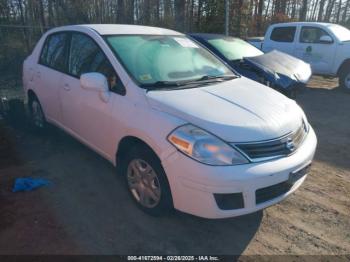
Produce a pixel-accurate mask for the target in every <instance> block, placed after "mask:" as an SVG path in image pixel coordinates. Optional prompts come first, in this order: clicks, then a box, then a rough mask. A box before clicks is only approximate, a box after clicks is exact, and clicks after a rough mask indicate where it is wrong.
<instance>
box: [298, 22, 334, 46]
mask: <svg viewBox="0 0 350 262" xmlns="http://www.w3.org/2000/svg"><path fill="white" fill-rule="evenodd" d="M322 36H329V37H331V36H330V35H329V34H328V33H327V32H326V31H324V30H323V29H321V28H318V27H307V26H304V27H303V28H302V29H301V34H300V43H310V44H311V43H313V44H317V43H318V44H319V43H322V41H321V37H322Z"/></svg>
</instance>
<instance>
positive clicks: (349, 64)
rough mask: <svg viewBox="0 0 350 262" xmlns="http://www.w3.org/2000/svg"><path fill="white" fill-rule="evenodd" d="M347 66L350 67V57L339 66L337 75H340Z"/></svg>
mask: <svg viewBox="0 0 350 262" xmlns="http://www.w3.org/2000/svg"><path fill="white" fill-rule="evenodd" d="M346 66H349V67H350V58H348V59H345V60H344V61H343V63H342V64H341V65H340V66H339V68H338V72H337V76H340V74H341V72H342V71H343V70H344V68H345V67H346Z"/></svg>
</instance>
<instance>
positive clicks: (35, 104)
mask: <svg viewBox="0 0 350 262" xmlns="http://www.w3.org/2000/svg"><path fill="white" fill-rule="evenodd" d="M28 107H29V110H28V111H29V121H30V125H31V126H32V128H33V129H34V130H35V131H38V132H42V131H44V130H45V129H46V127H47V122H46V118H45V114H44V111H43V109H42V107H41V104H40V102H39V100H38V98H36V97H33V98H31V99H29V101H28Z"/></svg>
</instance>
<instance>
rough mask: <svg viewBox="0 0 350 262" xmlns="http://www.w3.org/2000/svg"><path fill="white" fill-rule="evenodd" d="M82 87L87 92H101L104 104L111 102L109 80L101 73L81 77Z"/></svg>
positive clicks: (86, 74)
mask: <svg viewBox="0 0 350 262" xmlns="http://www.w3.org/2000/svg"><path fill="white" fill-rule="evenodd" d="M80 85H81V87H82V88H84V89H85V90H89V91H96V92H99V94H100V98H101V99H102V101H104V102H108V100H109V90H108V82H107V78H106V77H105V76H104V75H102V74H101V73H85V74H82V75H81V76H80Z"/></svg>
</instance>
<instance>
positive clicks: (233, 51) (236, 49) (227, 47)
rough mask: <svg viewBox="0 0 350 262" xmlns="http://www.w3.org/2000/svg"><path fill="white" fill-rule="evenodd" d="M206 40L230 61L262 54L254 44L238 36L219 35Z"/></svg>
mask: <svg viewBox="0 0 350 262" xmlns="http://www.w3.org/2000/svg"><path fill="white" fill-rule="evenodd" d="M207 41H208V42H209V44H211V45H212V46H214V47H215V48H216V49H217V50H219V51H220V52H221V53H222V54H223V55H224V56H225V57H226V58H227V59H228V60H231V61H234V60H241V59H243V58H244V57H253V56H259V55H263V54H264V53H263V52H262V51H260V50H259V49H258V48H256V47H255V46H253V45H251V44H249V43H247V42H246V41H243V40H241V39H239V38H233V37H221V38H211V39H208V40H207Z"/></svg>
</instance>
